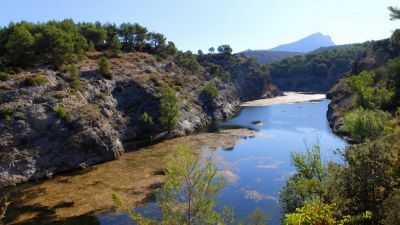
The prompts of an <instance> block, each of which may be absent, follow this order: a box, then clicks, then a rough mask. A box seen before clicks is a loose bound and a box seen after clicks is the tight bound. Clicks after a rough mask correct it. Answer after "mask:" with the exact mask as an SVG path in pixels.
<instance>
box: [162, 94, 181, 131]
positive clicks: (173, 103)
mask: <svg viewBox="0 0 400 225" xmlns="http://www.w3.org/2000/svg"><path fill="white" fill-rule="evenodd" d="M160 115H161V116H160V122H161V124H162V125H163V126H165V127H166V128H167V129H168V131H171V130H172V129H173V128H175V127H176V125H177V124H178V121H179V117H180V111H179V102H178V97H177V96H176V92H175V91H174V90H173V89H172V88H167V89H166V90H165V91H164V94H163V95H162V98H161V104H160Z"/></svg>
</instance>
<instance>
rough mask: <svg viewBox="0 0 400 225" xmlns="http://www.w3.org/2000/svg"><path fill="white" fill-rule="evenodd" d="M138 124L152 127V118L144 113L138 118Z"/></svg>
mask: <svg viewBox="0 0 400 225" xmlns="http://www.w3.org/2000/svg"><path fill="white" fill-rule="evenodd" d="M139 120H140V123H141V124H144V125H153V124H154V122H153V118H152V117H151V116H150V115H149V114H148V113H147V112H144V113H143V114H142V115H141V116H140V119H139Z"/></svg>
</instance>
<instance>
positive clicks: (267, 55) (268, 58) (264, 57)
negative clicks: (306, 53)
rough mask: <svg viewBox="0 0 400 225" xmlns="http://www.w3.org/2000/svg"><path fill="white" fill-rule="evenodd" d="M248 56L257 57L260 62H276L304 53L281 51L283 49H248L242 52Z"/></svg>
mask: <svg viewBox="0 0 400 225" xmlns="http://www.w3.org/2000/svg"><path fill="white" fill-rule="evenodd" d="M242 54H243V55H245V56H246V57H248V58H255V59H256V60H257V61H258V62H259V63H262V64H264V63H271V62H276V61H279V60H282V59H285V58H288V57H291V56H295V55H302V54H303V53H299V52H281V51H268V50H246V51H244V52H242Z"/></svg>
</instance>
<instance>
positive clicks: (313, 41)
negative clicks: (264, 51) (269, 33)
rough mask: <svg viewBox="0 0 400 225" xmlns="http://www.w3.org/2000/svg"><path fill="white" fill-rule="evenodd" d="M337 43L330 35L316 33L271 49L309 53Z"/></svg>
mask: <svg viewBox="0 0 400 225" xmlns="http://www.w3.org/2000/svg"><path fill="white" fill-rule="evenodd" d="M334 45H335V43H334V42H333V41H332V39H331V37H330V36H328V35H323V34H322V33H315V34H311V35H310V36H307V37H305V38H303V39H300V40H298V41H295V42H293V43H289V44H284V45H279V46H278V47H275V48H271V49H269V51H283V52H301V53H307V52H311V51H314V50H316V49H318V48H321V47H328V46H334Z"/></svg>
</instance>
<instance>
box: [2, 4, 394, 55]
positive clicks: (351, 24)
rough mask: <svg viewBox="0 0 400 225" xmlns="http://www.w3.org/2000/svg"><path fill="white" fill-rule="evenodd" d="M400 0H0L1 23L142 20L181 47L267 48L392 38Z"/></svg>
mask: <svg viewBox="0 0 400 225" xmlns="http://www.w3.org/2000/svg"><path fill="white" fill-rule="evenodd" d="M390 5H393V6H400V2H399V1H398V0H114V1H111V0H108V1H105V0H1V3H0V25H2V26H4V25H7V24H8V23H9V22H11V21H14V22H18V21H21V20H27V21H31V22H38V21H47V20H50V19H56V20H62V19H64V18H72V19H74V20H75V21H91V22H94V21H101V22H112V23H116V24H120V23H122V22H138V23H140V24H141V25H143V26H146V27H147V28H148V29H149V30H151V31H157V32H160V33H163V34H165V35H166V36H167V38H168V39H169V40H171V41H174V42H175V44H176V45H177V46H178V48H179V49H182V50H192V51H197V50H198V49H202V50H206V49H208V48H209V47H211V46H218V45H220V44H225V43H226V44H230V45H231V46H232V48H233V49H234V51H235V52H237V51H242V50H245V49H267V48H271V47H275V46H276V45H279V44H284V43H288V42H291V41H295V40H297V39H300V38H302V37H305V36H307V35H309V34H311V33H315V32H322V33H324V34H328V35H330V36H331V37H332V39H333V41H334V42H335V43H336V44H346V43H355V42H363V41H366V40H377V39H383V38H387V37H389V35H390V34H391V32H392V31H393V30H394V29H395V28H396V27H400V21H398V22H396V21H390V20H389V12H388V10H387V7H388V6H390Z"/></svg>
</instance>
